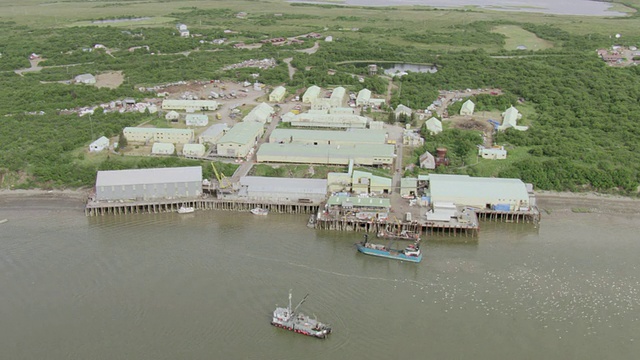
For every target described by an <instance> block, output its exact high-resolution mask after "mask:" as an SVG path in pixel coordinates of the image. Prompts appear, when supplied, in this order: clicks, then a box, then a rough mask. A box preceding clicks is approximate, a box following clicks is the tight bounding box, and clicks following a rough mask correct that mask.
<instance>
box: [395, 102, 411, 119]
mask: <svg viewBox="0 0 640 360" xmlns="http://www.w3.org/2000/svg"><path fill="white" fill-rule="evenodd" d="M412 113H413V110H411V109H410V108H409V107H407V106H404V105H402V104H400V105H398V106H397V107H396V110H395V115H396V119H397V118H398V117H400V115H402V114H404V115H407V116H411V114H412Z"/></svg>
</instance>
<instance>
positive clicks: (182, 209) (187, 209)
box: [178, 206, 196, 214]
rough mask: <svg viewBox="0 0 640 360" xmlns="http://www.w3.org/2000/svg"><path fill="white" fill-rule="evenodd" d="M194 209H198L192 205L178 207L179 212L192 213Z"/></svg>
mask: <svg viewBox="0 0 640 360" xmlns="http://www.w3.org/2000/svg"><path fill="white" fill-rule="evenodd" d="M194 211H196V209H194V208H193V207H191V206H190V207H185V206H180V208H179V209H178V214H190V213H192V212H194Z"/></svg>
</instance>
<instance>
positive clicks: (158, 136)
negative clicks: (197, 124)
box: [122, 127, 194, 144]
mask: <svg viewBox="0 0 640 360" xmlns="http://www.w3.org/2000/svg"><path fill="white" fill-rule="evenodd" d="M122 133H123V134H124V137H125V138H126V139H127V141H129V142H136V143H148V142H166V143H173V144H188V143H190V142H192V141H193V136H194V133H193V130H192V129H168V128H140V127H126V128H124V130H123V131H122Z"/></svg>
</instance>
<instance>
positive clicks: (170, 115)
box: [164, 110, 180, 120]
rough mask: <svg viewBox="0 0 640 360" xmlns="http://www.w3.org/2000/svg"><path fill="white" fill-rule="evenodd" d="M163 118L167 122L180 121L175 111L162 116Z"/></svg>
mask: <svg viewBox="0 0 640 360" xmlns="http://www.w3.org/2000/svg"><path fill="white" fill-rule="evenodd" d="M164 118H165V119H167V120H178V119H180V114H178V112H177V111H175V110H171V111H169V112H168V113H167V115H165V116H164Z"/></svg>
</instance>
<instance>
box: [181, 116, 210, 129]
mask: <svg viewBox="0 0 640 360" xmlns="http://www.w3.org/2000/svg"><path fill="white" fill-rule="evenodd" d="M185 123H186V124H187V126H207V125H209V116H207V115H206V114H187V116H186V117H185Z"/></svg>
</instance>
